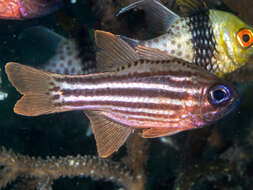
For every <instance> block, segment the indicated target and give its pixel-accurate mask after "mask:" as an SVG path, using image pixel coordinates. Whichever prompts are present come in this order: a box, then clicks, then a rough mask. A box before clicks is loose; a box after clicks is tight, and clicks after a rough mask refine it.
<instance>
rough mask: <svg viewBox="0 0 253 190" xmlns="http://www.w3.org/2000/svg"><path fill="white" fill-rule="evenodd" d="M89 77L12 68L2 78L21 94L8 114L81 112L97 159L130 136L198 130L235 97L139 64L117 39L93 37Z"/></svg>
mask: <svg viewBox="0 0 253 190" xmlns="http://www.w3.org/2000/svg"><path fill="white" fill-rule="evenodd" d="M95 39H96V44H97V46H98V48H99V52H97V56H98V59H97V71H98V72H97V73H94V74H88V75H60V74H54V73H48V72H45V71H42V70H38V69H35V68H32V67H29V66H25V65H21V64H18V63H13V62H11V63H8V64H7V65H6V73H7V75H8V78H9V81H10V82H11V83H12V85H13V86H14V87H15V88H16V89H17V90H18V91H19V92H20V93H21V94H23V96H22V98H21V99H20V100H19V101H18V102H17V103H16V105H15V108H14V111H15V112H16V113H17V114H21V115H24V116H38V115H43V114H51V113H55V112H65V111H71V110H83V111H84V113H85V114H86V115H87V116H88V118H89V119H90V121H91V126H92V130H93V133H94V135H95V139H96V144H97V149H98V154H99V156H101V157H108V156H110V155H111V154H112V153H113V152H116V151H117V150H118V149H119V148H120V147H121V146H122V145H123V144H124V143H125V141H126V140H127V138H128V136H129V135H130V134H131V133H132V132H133V131H134V130H135V129H139V130H142V137H144V138H155V137H161V136H166V135H173V134H176V133H179V132H181V131H185V130H190V129H196V128H200V127H203V126H206V125H209V124H211V123H213V122H215V121H217V120H218V119H221V118H222V117H224V116H225V115H227V114H228V113H229V112H231V111H232V110H234V108H235V107H236V106H237V105H238V103H239V96H238V92H237V90H236V89H235V88H234V87H233V85H231V84H230V83H229V82H225V81H223V80H221V79H219V78H217V77H216V76H215V75H213V74H211V73H209V72H207V71H205V70H204V69H202V68H200V67H198V66H196V65H194V64H189V63H187V62H185V61H183V60H181V59H176V58H174V59H165V58H166V56H168V55H167V54H164V53H162V52H160V51H158V52H157V51H154V50H153V49H151V48H150V49H149V51H150V53H151V54H153V59H152V60H147V59H142V58H140V56H139V55H138V54H137V53H136V52H135V50H134V49H133V48H132V47H131V46H129V45H128V44H127V43H126V42H125V41H124V40H122V39H121V38H120V37H119V36H115V35H113V34H111V33H107V32H103V31H96V33H95Z"/></svg>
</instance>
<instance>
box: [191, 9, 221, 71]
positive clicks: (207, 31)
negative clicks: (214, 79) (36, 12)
mask: <svg viewBox="0 0 253 190" xmlns="http://www.w3.org/2000/svg"><path fill="white" fill-rule="evenodd" d="M187 24H188V26H189V28H190V32H191V34H192V44H193V49H194V57H193V63H195V64H196V65H199V66H201V67H202V68H205V69H206V70H208V71H212V64H215V63H214V60H216V58H215V56H214V53H215V51H217V50H216V41H215V37H214V34H213V29H212V27H211V22H210V19H209V13H208V11H199V12H197V13H194V14H193V15H191V16H189V17H188V18H187Z"/></svg>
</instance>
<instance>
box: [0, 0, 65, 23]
mask: <svg viewBox="0 0 253 190" xmlns="http://www.w3.org/2000/svg"><path fill="white" fill-rule="evenodd" d="M62 4H63V3H62V0H0V19H10V20H24V19H31V18H35V17H39V16H44V15H47V14H50V13H52V12H53V11H55V10H57V9H58V8H59V7H61V6H62Z"/></svg>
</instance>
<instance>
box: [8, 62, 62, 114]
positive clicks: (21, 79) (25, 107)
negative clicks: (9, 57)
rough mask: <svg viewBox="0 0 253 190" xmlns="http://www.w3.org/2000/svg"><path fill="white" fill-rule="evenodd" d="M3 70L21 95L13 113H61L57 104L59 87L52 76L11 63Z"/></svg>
mask: <svg viewBox="0 0 253 190" xmlns="http://www.w3.org/2000/svg"><path fill="white" fill-rule="evenodd" d="M5 70H6V73H7V75H8V78H9V81H10V82H11V84H12V85H13V86H14V87H15V88H16V89H17V91H19V92H20V93H21V94H23V97H22V98H21V99H20V100H18V102H17V103H16V105H15V107H14V112H15V113H17V114H20V115H24V116H38V115H43V114H49V113H54V112H61V111H63V110H62V109H61V106H60V104H59V103H58V104H57V101H58V99H59V95H58V94H57V91H58V90H59V87H58V86H57V85H58V84H57V83H56V82H55V81H54V78H53V75H52V74H49V73H47V72H44V71H41V70H38V69H34V68H32V67H29V66H25V65H21V64H18V63H13V62H11V63H7V65H6V67H5Z"/></svg>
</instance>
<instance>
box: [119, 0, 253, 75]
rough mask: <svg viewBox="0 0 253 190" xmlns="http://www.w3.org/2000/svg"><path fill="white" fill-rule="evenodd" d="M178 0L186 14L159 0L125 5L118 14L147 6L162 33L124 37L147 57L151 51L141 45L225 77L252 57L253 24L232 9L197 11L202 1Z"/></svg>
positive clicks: (151, 21)
mask: <svg viewBox="0 0 253 190" xmlns="http://www.w3.org/2000/svg"><path fill="white" fill-rule="evenodd" d="M177 2H178V4H179V6H180V8H181V11H183V12H184V13H185V14H184V15H183V16H179V15H177V14H176V13H174V12H172V11H171V10H169V9H167V8H166V7H165V6H164V5H162V4H161V3H160V2H159V1H157V0H141V1H137V2H135V3H133V4H131V5H129V6H127V7H125V8H123V9H122V10H121V11H120V12H119V13H118V15H119V14H122V13H124V12H126V11H129V10H131V9H143V10H144V11H145V15H146V17H147V19H148V20H147V22H148V23H149V24H150V25H151V28H152V30H153V31H156V32H159V33H160V34H161V33H162V34H161V35H160V36H158V37H155V38H153V39H150V40H146V41H138V40H133V39H130V38H127V37H123V36H121V37H122V39H124V40H125V41H127V42H128V43H129V44H130V45H131V46H132V47H134V48H135V49H136V50H137V51H139V52H140V54H142V55H143V56H144V57H147V56H148V54H147V53H146V52H145V50H144V49H143V48H139V47H140V46H144V47H148V48H157V49H159V50H162V51H165V52H167V53H168V54H169V55H171V56H173V57H176V58H180V59H183V60H185V61H187V62H189V63H194V64H197V65H199V66H201V67H202V68H204V69H206V70H208V71H209V72H212V73H214V74H215V75H217V76H218V77H224V76H225V75H226V74H228V73H231V72H233V71H235V70H237V69H238V68H240V67H242V66H244V65H245V63H246V62H248V61H249V59H250V57H251V56H252V55H253V47H252V43H253V28H252V27H250V26H249V25H247V24H246V23H244V22H243V21H242V20H241V19H240V18H239V17H237V16H235V15H233V14H231V13H229V12H225V11H221V10H215V9H208V8H202V9H198V11H196V10H195V12H194V11H193V10H194V9H196V7H198V6H201V2H202V1H195V0H185V1H181V0H178V1H177ZM203 7H204V6H203ZM185 15H187V16H185Z"/></svg>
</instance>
